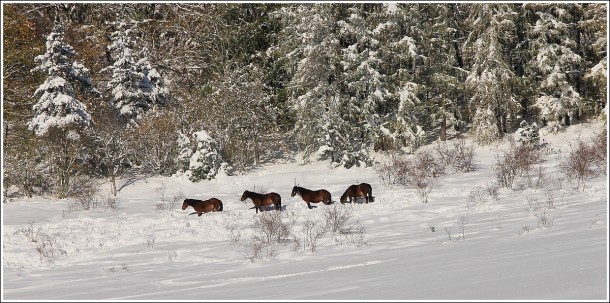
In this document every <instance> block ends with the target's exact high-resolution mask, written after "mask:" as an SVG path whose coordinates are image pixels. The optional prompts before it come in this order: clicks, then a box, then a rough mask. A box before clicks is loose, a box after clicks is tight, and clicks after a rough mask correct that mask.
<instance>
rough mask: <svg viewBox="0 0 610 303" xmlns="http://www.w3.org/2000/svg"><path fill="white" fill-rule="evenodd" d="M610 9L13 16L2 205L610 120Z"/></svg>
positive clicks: (435, 7) (66, 9)
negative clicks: (291, 159) (293, 158)
mask: <svg viewBox="0 0 610 303" xmlns="http://www.w3.org/2000/svg"><path fill="white" fill-rule="evenodd" d="M607 5H608V4H607V3H605V2H599V3H596V2H587V3H529V2H527V3H188V2H186V3H3V4H2V9H3V14H2V24H3V33H2V37H3V49H2V60H3V69H2V77H3V87H2V106H3V111H2V119H3V125H2V126H3V130H2V139H3V140H2V144H3V158H2V160H3V161H2V165H3V187H4V190H5V192H6V190H7V188H9V187H13V188H17V190H18V191H19V192H20V193H21V194H23V195H27V196H30V197H31V196H32V195H53V196H56V197H58V198H65V197H70V196H74V195H77V194H79V192H80V191H82V188H83V187H82V186H83V184H87V183H90V182H94V180H107V181H109V182H110V184H111V185H112V191H113V193H114V195H116V193H117V190H118V189H117V185H118V180H119V179H121V178H124V177H126V176H128V175H133V174H135V173H138V174H145V175H163V176H171V175H174V174H187V175H188V177H189V178H190V179H191V180H192V181H193V182H198V181H200V180H209V179H212V178H214V177H215V176H216V175H217V174H218V173H221V172H222V173H239V172H245V171H248V170H251V169H252V168H254V167H256V166H257V165H259V164H261V163H265V162H266V161H272V160H273V159H277V158H282V157H286V156H287V155H295V154H299V155H300V156H301V157H302V158H303V159H312V160H313V159H314V158H315V160H323V161H328V163H329V164H330V165H331V166H332V167H345V168H350V167H353V166H362V165H367V166H368V165H373V156H372V154H373V153H383V152H403V153H412V152H415V151H416V150H417V149H418V148H419V147H421V146H423V145H426V144H429V143H431V142H434V141H446V140H451V139H454V138H458V137H462V136H465V135H467V136H469V137H470V138H472V140H473V141H474V142H476V143H477V144H480V145H488V144H492V143H494V142H497V141H499V140H502V138H503V137H504V136H506V135H507V134H511V133H515V132H516V131H517V130H519V129H533V130H535V131H537V130H538V129H540V130H541V131H542V130H543V131H547V132H560V131H562V130H564V129H565V128H567V127H570V125H573V124H577V123H584V122H588V121H590V120H593V119H606V117H605V115H606V114H605V107H606V102H607V97H608V96H607V73H608V72H607V49H606V48H607V24H608V21H607V18H608V17H607ZM305 162H306V161H305Z"/></svg>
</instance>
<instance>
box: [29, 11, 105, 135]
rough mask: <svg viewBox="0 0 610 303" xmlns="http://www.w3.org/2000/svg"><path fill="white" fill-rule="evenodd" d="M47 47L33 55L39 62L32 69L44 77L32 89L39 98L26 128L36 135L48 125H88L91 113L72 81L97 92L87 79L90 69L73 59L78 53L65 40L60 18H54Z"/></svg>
mask: <svg viewBox="0 0 610 303" xmlns="http://www.w3.org/2000/svg"><path fill="white" fill-rule="evenodd" d="M46 48H47V51H46V53H45V54H43V55H39V56H36V58H34V60H35V61H36V62H38V66H36V67H35V68H34V69H32V72H43V73H45V74H47V78H46V79H45V81H44V83H43V84H42V85H40V86H39V87H38V89H36V91H35V92H34V97H36V98H38V102H36V104H34V106H33V108H32V109H33V111H34V117H33V118H32V120H30V122H29V123H28V128H29V129H30V130H33V131H34V132H35V133H36V135H37V136H43V135H45V134H46V133H47V132H48V131H49V130H50V129H51V128H57V129H64V128H67V127H69V126H75V127H76V128H82V127H86V126H88V125H90V124H91V122H92V119H91V115H90V114H89V113H88V112H87V108H86V106H85V105H84V104H83V103H82V102H81V101H79V100H78V99H77V98H76V97H75V93H76V92H75V89H74V85H78V86H80V87H82V88H84V89H86V90H89V91H92V92H94V93H98V92H97V90H96V89H95V88H94V86H93V84H92V82H91V80H90V79H89V70H88V69H87V68H86V67H84V66H83V65H82V64H80V63H78V62H76V61H73V57H75V56H76V55H77V53H76V51H75V50H74V49H73V48H72V46H70V45H69V44H68V43H67V42H65V41H64V28H63V25H62V24H61V22H60V21H55V24H54V26H53V30H52V31H51V33H50V34H49V35H48V36H47V41H46Z"/></svg>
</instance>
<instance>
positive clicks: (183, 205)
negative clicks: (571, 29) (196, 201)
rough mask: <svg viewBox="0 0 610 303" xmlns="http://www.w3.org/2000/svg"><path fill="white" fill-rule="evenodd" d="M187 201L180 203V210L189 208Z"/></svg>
mask: <svg viewBox="0 0 610 303" xmlns="http://www.w3.org/2000/svg"><path fill="white" fill-rule="evenodd" d="M188 200H189V199H184V202H182V210H185V209H186V208H187V207H189V203H188Z"/></svg>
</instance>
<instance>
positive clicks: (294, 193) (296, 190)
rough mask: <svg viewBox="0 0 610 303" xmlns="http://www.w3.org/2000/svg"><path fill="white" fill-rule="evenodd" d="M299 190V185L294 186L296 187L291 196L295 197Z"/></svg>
mask: <svg viewBox="0 0 610 303" xmlns="http://www.w3.org/2000/svg"><path fill="white" fill-rule="evenodd" d="M298 191H299V190H298V187H297V186H294V187H293V188H292V193H291V194H290V196H291V197H294V196H295V195H296V194H297V192H298Z"/></svg>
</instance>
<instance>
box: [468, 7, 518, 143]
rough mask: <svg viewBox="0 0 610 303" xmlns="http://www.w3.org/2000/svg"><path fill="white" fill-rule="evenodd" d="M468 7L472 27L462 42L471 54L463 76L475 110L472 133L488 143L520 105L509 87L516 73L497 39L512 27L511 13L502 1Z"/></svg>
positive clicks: (476, 139) (475, 137) (505, 130)
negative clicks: (468, 35) (465, 73)
mask: <svg viewBox="0 0 610 303" xmlns="http://www.w3.org/2000/svg"><path fill="white" fill-rule="evenodd" d="M469 8H470V12H469V17H468V20H467V22H468V24H469V25H470V26H472V27H473V30H472V32H471V34H470V35H471V37H469V39H468V40H467V41H466V43H465V44H466V49H467V52H468V54H469V55H471V56H472V62H471V64H470V65H471V67H470V71H469V72H468V76H467V78H466V85H467V88H468V90H469V91H470V94H471V96H472V97H471V98H470V100H469V103H470V104H469V105H470V108H471V109H472V112H474V117H473V126H472V134H473V137H474V139H475V141H477V142H478V143H480V144H489V143H491V142H492V141H495V140H496V139H498V138H500V137H502V136H503V135H504V133H506V132H507V121H508V120H509V119H514V118H515V116H516V115H517V113H518V110H519V107H520V105H519V102H518V101H517V97H516V96H515V92H514V91H513V89H512V88H513V83H514V81H515V74H514V72H513V71H512V69H511V68H510V66H509V65H508V64H507V63H506V61H505V59H504V57H503V51H502V45H501V44H500V42H499V39H500V37H501V36H502V35H505V34H507V31H509V30H510V29H511V28H512V27H513V22H512V21H511V18H512V16H513V12H512V10H511V8H510V6H507V5H505V4H473V5H472V6H469ZM494 120H495V123H491V122H492V121H494ZM489 128H495V129H489Z"/></svg>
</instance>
